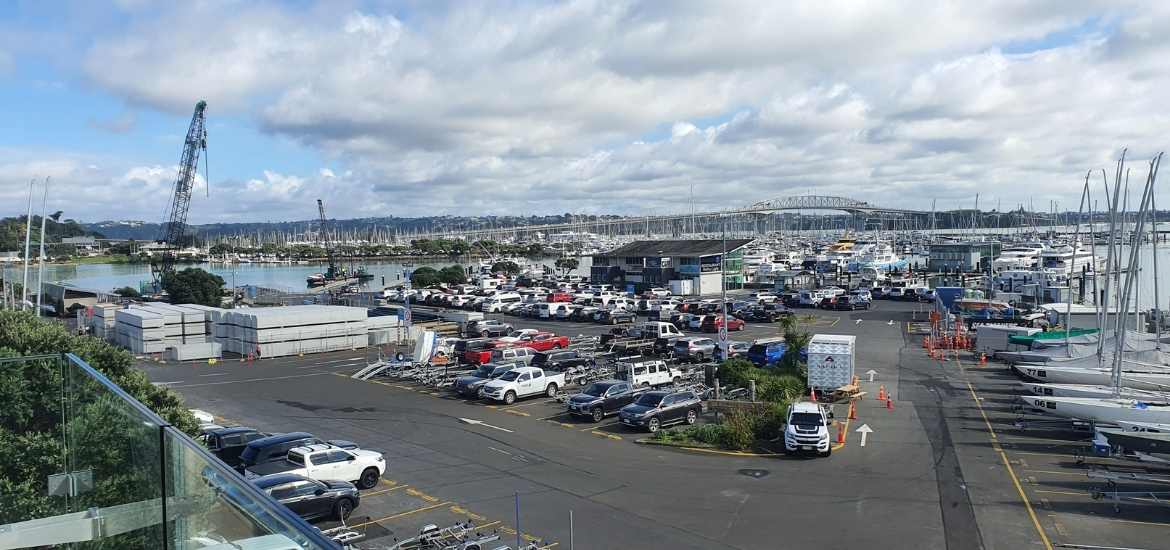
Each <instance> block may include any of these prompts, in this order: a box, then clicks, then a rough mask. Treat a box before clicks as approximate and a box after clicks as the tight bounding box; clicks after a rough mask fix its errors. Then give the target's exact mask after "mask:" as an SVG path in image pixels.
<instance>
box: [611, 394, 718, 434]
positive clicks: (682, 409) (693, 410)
mask: <svg viewBox="0 0 1170 550" xmlns="http://www.w3.org/2000/svg"><path fill="white" fill-rule="evenodd" d="M702 412H703V402H702V401H701V400H700V399H699V397H698V396H696V395H695V394H694V392H689V391H680V392H669V391H649V392H646V393H643V394H642V395H641V396H640V397H638V400H637V401H634V402H633V403H630V404H629V405H626V406H625V407H622V409H621V411H620V412H619V413H618V419H619V420H621V423H622V424H625V425H626V426H629V427H631V428H638V429H641V430H646V431H648V432H650V433H654V432H657V431H658V429H659V428H661V427H663V426H669V425H671V424H678V423H679V422H686V423H687V424H694V423H695V421H696V420H698V419H699V414H701V413H702Z"/></svg>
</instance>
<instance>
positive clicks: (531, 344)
mask: <svg viewBox="0 0 1170 550" xmlns="http://www.w3.org/2000/svg"><path fill="white" fill-rule="evenodd" d="M516 345H517V346H524V347H526V348H532V349H534V350H536V351H548V350H550V349H563V348H567V347H569V337H568V336H557V335H555V334H553V333H551V332H538V333H536V334H533V335H532V336H525V337H523V338H521V339H520V341H519V342H516Z"/></svg>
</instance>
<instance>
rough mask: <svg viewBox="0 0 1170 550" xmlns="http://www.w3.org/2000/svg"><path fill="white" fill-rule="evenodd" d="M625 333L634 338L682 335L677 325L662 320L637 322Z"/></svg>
mask: <svg viewBox="0 0 1170 550" xmlns="http://www.w3.org/2000/svg"><path fill="white" fill-rule="evenodd" d="M626 334H628V335H629V336H632V337H634V338H664V337H670V336H682V333H681V332H679V330H678V328H677V327H675V326H674V325H672V324H670V323H664V322H662V321H648V322H645V323H639V324H637V325H634V326H633V327H630V330H629V331H627V333H626Z"/></svg>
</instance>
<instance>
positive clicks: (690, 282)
mask: <svg viewBox="0 0 1170 550" xmlns="http://www.w3.org/2000/svg"><path fill="white" fill-rule="evenodd" d="M750 242H752V241H751V240H750V239H727V240H723V239H696V240H670V241H635V242H632V243H630V244H627V245H625V246H621V247H618V248H616V249H614V250H610V251H609V252H604V253H601V254H595V255H594V256H593V267H592V268H590V273H589V276H590V280H591V281H593V282H595V283H603V284H612V285H619V286H621V287H622V288H625V289H630V288H631V287H632V289H633V290H634V291H635V292H640V291H642V290H645V289H647V288H650V287H670V288H671V291H672V292H674V293H675V294H691V295H699V294H714V293H717V292H719V289H720V284H719V277H720V276H721V275H722V276H723V277H725V278H726V281H727V287H728V288H739V287H742V286H743V247H745V246H747V244H748V243H750ZM725 250H726V261H722V260H723V258H724V251H725ZM721 264H722V267H721Z"/></svg>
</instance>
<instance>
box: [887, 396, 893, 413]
mask: <svg viewBox="0 0 1170 550" xmlns="http://www.w3.org/2000/svg"><path fill="white" fill-rule="evenodd" d="M886 410H890V411H892V410H894V399H893V398H892V397H890V396H888V395H887V396H886Z"/></svg>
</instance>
